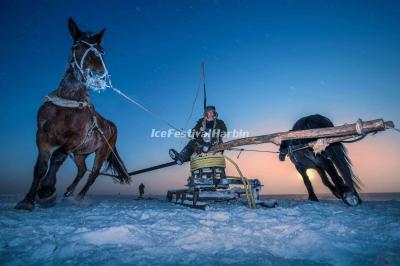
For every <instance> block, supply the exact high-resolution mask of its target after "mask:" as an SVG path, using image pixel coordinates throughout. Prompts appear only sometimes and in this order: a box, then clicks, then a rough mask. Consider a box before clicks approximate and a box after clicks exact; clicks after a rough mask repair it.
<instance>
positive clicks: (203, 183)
mask: <svg viewBox="0 0 400 266" xmlns="http://www.w3.org/2000/svg"><path fill="white" fill-rule="evenodd" d="M226 160H227V161H229V162H230V163H232V164H233V165H234V166H235V168H236V170H237V171H238V173H239V176H226V174H225V167H226V164H225V162H226ZM190 166H191V173H192V175H191V176H189V178H188V183H187V185H186V186H187V187H188V188H185V189H176V190H169V191H168V193H167V200H168V201H170V202H174V203H176V204H180V205H183V206H188V207H191V208H197V209H203V210H205V209H207V207H208V204H207V203H206V202H204V201H229V200H236V199H238V198H241V195H246V200H247V203H248V206H249V207H250V208H256V205H262V202H260V201H259V192H260V190H261V187H262V184H261V183H260V181H259V180H258V179H247V178H246V177H244V176H243V174H242V172H241V171H240V168H239V166H238V165H237V164H236V163H235V162H234V161H233V160H232V159H230V158H229V157H227V156H224V155H206V156H202V157H198V158H195V159H192V160H191V162H190ZM231 186H235V187H231Z"/></svg>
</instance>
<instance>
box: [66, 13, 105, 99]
mask: <svg viewBox="0 0 400 266" xmlns="http://www.w3.org/2000/svg"><path fill="white" fill-rule="evenodd" d="M68 28H69V32H70V33H71V36H72V38H73V40H74V44H73V45H72V56H71V64H72V67H73V69H74V72H75V77H76V78H77V79H78V80H80V81H81V82H82V83H84V84H85V85H86V86H87V87H89V88H91V89H93V90H96V91H98V90H103V89H105V88H106V87H107V82H108V81H109V76H108V71H107V68H106V65H105V63H104V59H103V55H104V50H103V47H101V43H102V40H103V36H104V32H105V29H103V30H101V31H100V32H99V33H97V34H92V33H90V32H82V31H81V30H80V29H79V28H78V25H77V24H76V23H75V21H74V20H73V19H72V18H69V20H68Z"/></svg>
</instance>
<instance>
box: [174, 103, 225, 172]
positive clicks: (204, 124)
mask: <svg viewBox="0 0 400 266" xmlns="http://www.w3.org/2000/svg"><path fill="white" fill-rule="evenodd" d="M226 132H227V129H226V125H225V123H224V121H222V120H221V119H218V113H217V111H216V109H215V107H214V106H211V105H210V106H207V107H206V108H205V110H204V116H203V118H200V119H199V120H198V121H197V124H196V126H195V127H194V128H193V129H192V139H191V140H190V141H189V142H188V144H186V146H185V147H184V148H183V150H182V151H181V152H179V153H178V152H177V151H176V150H174V149H170V150H169V156H171V158H172V159H173V160H174V161H176V162H177V164H179V165H181V164H183V163H184V162H187V161H189V160H190V156H191V155H192V154H193V153H194V152H197V153H199V154H200V153H202V152H204V153H206V152H208V150H209V148H210V147H211V146H213V145H216V144H219V143H222V138H223V137H224V136H225V134H226Z"/></svg>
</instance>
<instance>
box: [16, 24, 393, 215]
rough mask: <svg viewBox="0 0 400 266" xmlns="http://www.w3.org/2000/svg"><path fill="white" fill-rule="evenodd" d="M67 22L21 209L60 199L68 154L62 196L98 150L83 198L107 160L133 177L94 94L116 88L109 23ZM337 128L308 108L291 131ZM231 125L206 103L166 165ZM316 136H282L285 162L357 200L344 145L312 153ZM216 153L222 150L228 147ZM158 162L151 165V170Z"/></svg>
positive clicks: (201, 149)
mask: <svg viewBox="0 0 400 266" xmlns="http://www.w3.org/2000/svg"><path fill="white" fill-rule="evenodd" d="M68 27H69V32H70V34H71V36H72V38H73V44H72V48H71V55H70V57H69V62H68V63H69V64H68V67H67V69H66V71H65V74H64V76H63V78H62V80H61V82H60V84H59V86H58V88H57V89H56V90H55V91H53V92H52V93H50V94H49V95H48V96H47V97H46V100H45V102H44V103H43V104H42V106H41V107H40V108H39V111H38V114H37V133H36V144H37V148H38V157H37V162H36V164H35V168H34V174H33V181H32V185H31V187H30V189H29V192H28V193H27V195H26V196H25V198H24V199H23V200H22V201H20V202H19V203H18V204H17V205H16V208H17V209H25V210H32V209H33V208H34V205H35V202H36V201H39V202H41V203H43V204H49V205H51V204H53V203H54V202H55V200H56V181H57V178H56V175H57V171H58V170H59V168H60V166H61V165H62V164H63V163H64V161H65V160H66V159H67V157H68V156H71V157H72V158H73V160H74V162H75V164H76V166H77V168H78V172H77V175H76V177H75V178H74V180H73V182H72V184H71V185H70V186H68V188H67V191H66V192H65V194H64V197H70V196H72V195H73V193H74V191H75V188H76V186H77V185H78V183H79V182H80V180H81V179H82V177H83V176H84V174H85V173H86V171H87V167H86V163H85V160H86V158H87V157H88V156H89V155H90V154H92V153H95V158H94V163H93V167H92V170H91V171H90V175H89V178H88V180H87V182H86V184H85V186H84V187H83V188H82V190H81V191H80V192H79V194H78V198H79V199H82V198H84V196H85V195H86V193H87V192H88V190H89V188H90V187H91V186H92V185H93V183H94V182H95V180H96V178H97V177H98V176H99V175H100V174H104V173H101V172H100V170H101V168H102V167H103V165H104V164H106V169H107V170H108V169H109V170H111V171H113V174H109V175H110V176H112V177H113V178H114V179H115V180H116V181H118V182H120V183H122V184H129V183H130V182H131V175H132V173H128V171H127V169H126V167H125V165H124V163H123V161H122V159H121V158H120V156H119V154H118V151H117V149H116V142H117V127H116V126H115V125H114V124H113V123H112V122H111V121H109V120H107V119H105V118H103V117H102V116H101V115H100V114H99V113H97V112H96V110H95V107H94V105H93V104H92V102H91V100H90V95H89V89H93V90H104V89H106V88H107V87H110V88H113V87H112V85H111V80H110V77H109V74H108V71H107V68H106V65H105V62H104V58H103V55H104V51H103V47H102V46H101V44H102V40H103V36H104V32H105V29H103V30H102V31H100V32H99V33H97V34H92V33H90V32H83V31H81V30H80V29H79V28H78V26H77V24H76V23H75V22H74V21H73V20H72V19H71V18H69V21H68ZM113 90H114V91H116V92H118V93H119V94H120V95H122V96H124V97H125V98H127V99H128V100H129V101H131V102H132V103H134V104H136V105H137V106H138V107H140V108H141V109H143V110H145V111H146V112H150V111H149V110H148V109H147V108H145V107H144V106H143V105H140V104H139V103H137V102H135V101H134V100H132V99H130V98H129V97H128V96H126V95H124V94H123V93H122V92H121V91H119V90H117V89H115V88H113ZM390 123H391V124H390ZM390 123H388V122H384V124H383V125H384V126H383V128H382V126H381V127H380V128H378V129H374V128H372V129H370V131H369V132H368V133H370V132H372V133H374V132H377V131H382V130H384V129H385V128H389V127H394V125H393V123H392V122H390ZM388 125H390V126H388ZM333 127H334V125H333V123H332V122H331V121H330V120H329V119H328V118H326V117H324V116H321V115H311V116H307V117H304V118H301V119H300V120H298V121H297V122H296V123H295V125H294V126H293V128H292V131H298V130H310V129H321V128H333ZM357 131H358V130H357ZM226 132H227V127H226V125H225V123H224V121H223V120H221V119H219V118H218V113H217V110H216V107H215V106H206V105H205V106H204V116H203V117H202V118H200V119H199V120H198V121H197V124H196V125H195V127H194V128H193V135H192V139H191V140H190V141H189V142H188V143H187V145H186V146H185V147H184V148H183V149H182V150H181V151H180V152H177V151H176V150H174V149H171V150H170V151H169V154H170V156H171V158H172V159H173V160H174V163H172V164H171V163H168V164H164V165H162V167H165V166H170V165H173V164H179V165H181V164H183V163H185V162H187V161H189V160H191V157H193V156H196V155H205V156H207V154H211V155H214V154H216V152H214V151H213V149H214V148H215V147H217V146H219V145H220V146H221V145H223V144H222V139H223V137H224V135H225V134H226ZM272 135H273V134H272ZM331 137H332V136H331ZM316 140H319V137H316V138H297V139H296V138H295V139H293V138H292V139H290V138H288V139H283V141H282V142H281V143H280V149H279V159H280V160H281V161H284V160H285V157H286V155H288V156H289V158H290V160H291V161H292V162H293V164H294V165H295V167H296V169H297V171H298V172H299V173H300V174H301V176H302V177H303V180H304V184H305V186H306V188H307V191H308V194H309V199H310V200H314V201H316V200H318V199H317V196H316V194H315V193H314V190H313V188H312V185H311V182H310V179H309V177H308V175H307V169H310V168H311V169H315V170H316V171H317V172H318V174H319V175H320V177H321V179H322V182H323V183H324V185H325V186H327V187H328V188H329V189H330V191H331V192H332V194H333V195H335V196H336V197H337V198H339V199H342V200H343V201H344V202H345V203H346V204H348V205H350V206H355V205H358V204H360V203H361V199H360V197H359V191H358V190H359V189H360V182H359V180H358V178H357V177H356V176H355V175H354V173H353V171H352V168H351V162H350V159H349V157H348V155H347V153H346V149H345V147H344V145H343V144H342V143H340V142H336V143H332V144H330V145H329V146H328V145H326V146H324V150H323V151H321V152H315V150H313V149H312V147H310V146H307V145H308V144H311V143H313V142H315V141H316ZM255 143H256V144H258V143H262V142H255ZM247 144H254V143H252V142H251V140H250V141H249V142H248V143H246V144H244V145H247ZM299 145H303V146H302V147H303V148H301V149H294V148H293V147H298V146H299ZM304 145H305V146H304ZM221 147H222V146H221ZM218 152H220V153H219V154H222V152H223V149H222V150H219V151H218ZM221 156H223V155H221ZM158 168H160V167H158ZM158 168H157V167H153V168H151V170H153V169H158ZM237 169H239V168H237ZM138 172H143V171H137V173H138ZM239 172H240V171H239ZM241 176H242V174H241ZM242 181H243V185H245V187H246V186H250V183H246V182H248V181H246V180H244V179H243V176H242ZM143 193H144V185H143V186H141V190H140V194H141V195H143Z"/></svg>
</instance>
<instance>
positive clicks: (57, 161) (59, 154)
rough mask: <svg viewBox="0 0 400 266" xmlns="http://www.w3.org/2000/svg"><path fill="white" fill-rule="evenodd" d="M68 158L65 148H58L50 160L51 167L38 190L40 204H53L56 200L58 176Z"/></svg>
mask: <svg viewBox="0 0 400 266" xmlns="http://www.w3.org/2000/svg"><path fill="white" fill-rule="evenodd" d="M67 156H68V152H67V149H66V147H65V146H61V147H59V148H57V149H56V150H55V151H54V152H53V154H52V155H51V158H50V167H49V170H48V171H47V174H46V176H45V177H44V178H43V179H42V180H41V181H40V188H39V190H38V193H37V195H38V198H39V200H40V203H43V204H53V203H54V202H55V200H56V182H57V178H56V174H57V171H58V169H59V168H60V166H61V165H62V164H63V163H64V161H65V159H66V158H67Z"/></svg>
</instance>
